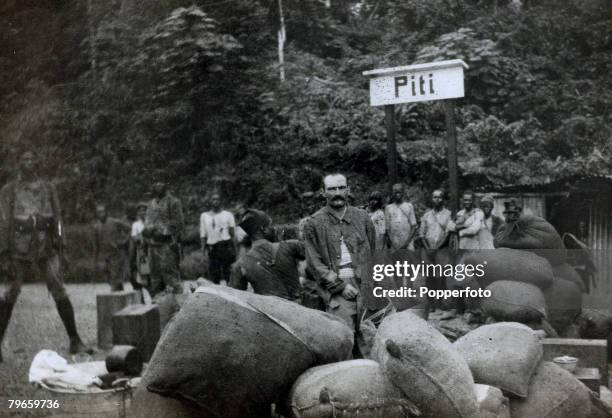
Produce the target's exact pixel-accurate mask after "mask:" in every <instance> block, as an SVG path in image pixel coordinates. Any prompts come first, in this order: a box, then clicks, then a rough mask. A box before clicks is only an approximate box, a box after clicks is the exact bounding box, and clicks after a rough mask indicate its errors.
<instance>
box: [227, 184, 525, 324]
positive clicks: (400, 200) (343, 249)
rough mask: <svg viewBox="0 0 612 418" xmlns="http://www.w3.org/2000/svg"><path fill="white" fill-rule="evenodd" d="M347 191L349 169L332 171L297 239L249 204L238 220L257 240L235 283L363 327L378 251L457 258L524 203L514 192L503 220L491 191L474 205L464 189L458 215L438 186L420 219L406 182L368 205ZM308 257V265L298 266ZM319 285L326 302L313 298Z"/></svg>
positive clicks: (485, 240) (485, 242)
mask: <svg viewBox="0 0 612 418" xmlns="http://www.w3.org/2000/svg"><path fill="white" fill-rule="evenodd" d="M349 193H350V191H349V186H348V182H347V179H346V177H345V176H343V175H342V174H332V175H328V176H326V177H325V178H324V180H323V194H322V196H323V197H324V198H325V205H324V206H323V207H322V208H320V209H319V210H317V211H316V212H315V213H313V214H310V215H309V216H306V217H304V218H303V219H302V220H300V222H299V226H298V230H299V233H298V236H299V239H297V240H285V241H281V242H278V243H274V242H273V235H274V234H273V229H272V220H271V218H270V217H269V216H268V215H267V214H266V213H264V212H262V211H259V210H255V209H248V210H247V211H246V213H245V214H244V215H243V216H242V218H241V220H240V222H239V226H240V227H242V228H243V229H244V230H245V232H246V233H247V234H248V235H249V237H251V239H252V240H253V241H252V247H251V249H250V250H249V251H248V252H247V253H246V254H244V256H242V257H240V258H239V259H238V261H237V262H236V264H235V268H234V272H233V273H232V276H231V280H230V283H229V285H230V286H232V287H236V288H239V289H246V288H247V285H248V284H249V283H250V284H251V285H252V287H253V289H254V291H255V292H256V293H260V294H267V295H275V296H279V297H283V298H285V299H289V300H294V301H301V303H303V304H305V305H307V306H310V307H318V308H319V309H324V310H326V311H327V312H329V313H332V314H335V315H337V316H339V317H340V318H342V319H343V320H344V321H345V322H346V323H347V325H349V326H350V327H351V328H352V329H354V330H355V332H357V331H358V327H359V324H358V318H360V315H361V314H362V313H363V312H364V311H365V310H367V307H364V306H363V299H362V295H361V293H360V292H361V291H360V289H361V288H362V286H361V281H362V279H364V278H365V275H367V274H368V273H367V272H366V271H364V268H365V266H366V260H367V259H368V257H370V256H371V255H372V253H373V251H375V250H381V249H391V250H402V249H406V250H415V251H414V253H415V254H420V255H421V256H422V260H425V261H427V262H430V263H436V264H443V265H444V264H448V263H453V262H456V261H457V257H458V256H460V254H461V253H462V251H463V250H473V249H492V248H494V247H493V238H494V236H495V234H496V233H497V231H498V229H499V228H500V227H501V226H502V225H503V224H504V222H512V221H516V220H518V218H519V216H520V213H521V210H522V209H521V207H520V206H518V205H517V203H516V201H515V200H510V201H508V202H504V204H505V210H504V215H505V217H506V221H504V220H502V219H501V218H500V217H498V216H496V215H494V214H493V208H494V199H493V197H492V196H490V195H485V196H483V197H482V198H481V199H480V202H479V205H476V204H475V203H476V201H475V200H476V196H475V194H474V193H473V192H471V191H466V192H465V193H463V195H462V208H461V210H460V211H459V212H458V213H457V214H456V215H455V216H453V215H452V213H451V211H450V210H449V209H447V208H446V205H445V203H446V199H445V194H444V191H443V190H441V189H438V190H434V191H433V192H432V194H431V209H429V210H427V211H426V212H425V213H424V214H423V215H422V216H421V217H420V219H417V216H416V213H415V210H414V207H413V205H412V204H411V203H409V202H407V201H405V196H404V187H403V185H401V184H396V185H394V186H393V188H392V195H391V202H390V203H389V204H388V205H386V206H385V207H384V208H383V195H382V193H380V192H377V191H375V192H372V193H371V195H370V199H369V204H368V205H367V207H366V208H365V209H363V208H359V207H355V206H352V205H351V204H350V199H349ZM302 260H305V265H306V268H305V270H303V271H300V270H299V267H300V262H301V261H302ZM428 286H430V287H433V288H444V287H445V282H444V281H443V280H435V278H434V280H432V281H431V283H428ZM315 288H316V290H317V294H318V295H319V297H320V299H321V301H322V303H321V304H320V306H317V304H312V298H308V295H309V294H310V291H311V290H312V289H315ZM430 308H435V304H434V305H433V306H430Z"/></svg>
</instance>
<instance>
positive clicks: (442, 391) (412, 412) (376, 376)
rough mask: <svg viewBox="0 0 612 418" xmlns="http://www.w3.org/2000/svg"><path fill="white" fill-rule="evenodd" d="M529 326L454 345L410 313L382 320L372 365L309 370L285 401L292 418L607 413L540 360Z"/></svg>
mask: <svg viewBox="0 0 612 418" xmlns="http://www.w3.org/2000/svg"><path fill="white" fill-rule="evenodd" d="M542 352H543V350H542V345H541V342H540V340H539V338H538V337H537V336H536V334H535V333H534V331H533V330H532V329H531V328H529V327H527V326H525V325H524V324H520V323H514V322H500V323H496V324H491V325H485V326H482V327H480V328H478V329H476V330H473V331H471V332H469V333H468V334H466V335H464V336H463V337H461V338H459V339H458V340H457V341H455V342H454V343H452V344H451V343H450V342H449V341H448V340H447V339H446V338H444V336H443V335H442V334H440V333H439V332H438V331H437V330H436V329H434V328H433V327H432V326H431V325H429V324H428V323H427V322H426V321H424V320H423V319H421V318H419V317H418V316H417V315H415V314H414V313H412V312H410V311H403V312H399V313H396V314H393V315H390V316H388V317H387V318H385V319H384V320H383V321H382V323H381V325H380V327H379V329H378V332H377V334H376V337H375V343H374V347H373V348H372V355H371V360H352V361H344V362H339V363H334V364H329V365H325V366H320V367H315V368H313V369H310V370H308V371H307V372H305V373H304V374H303V375H302V376H300V377H299V379H298V380H297V381H296V383H295V384H294V386H293V388H292V389H291V392H290V394H289V396H288V398H287V402H286V403H287V409H288V410H289V411H290V413H291V415H290V416H291V417H293V418H332V417H346V418H348V417H357V416H359V417H365V418H371V417H381V418H382V417H390V418H396V417H397V418H399V417H409V416H421V417H432V418H434V417H435V418H437V417H445V418H446V417H462V418H466V417H470V418H472V417H474V418H476V417H478V418H494V417H495V418H510V417H513V418H550V417H559V418H561V417H572V418H587V417H595V416H610V415H609V412H607V411H609V410H610V408H609V406H607V405H604V404H603V403H602V402H601V400H599V399H598V398H597V397H596V396H595V395H593V394H592V393H591V392H590V391H589V389H588V388H587V387H586V386H585V385H584V384H582V383H581V382H580V381H579V380H578V379H577V378H576V377H575V376H574V375H572V374H571V373H570V372H568V371H566V370H564V369H562V368H561V367H559V366H557V365H555V364H554V363H550V362H544V361H542Z"/></svg>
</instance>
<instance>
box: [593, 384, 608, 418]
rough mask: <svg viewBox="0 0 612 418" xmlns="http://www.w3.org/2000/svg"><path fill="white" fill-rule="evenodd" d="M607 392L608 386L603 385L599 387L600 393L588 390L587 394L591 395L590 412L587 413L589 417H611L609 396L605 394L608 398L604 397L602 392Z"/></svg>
mask: <svg viewBox="0 0 612 418" xmlns="http://www.w3.org/2000/svg"><path fill="white" fill-rule="evenodd" d="M605 391H607V392H609V390H608V388H606V387H605V386H604V387H602V388H601V389H600V392H601V395H599V394H597V393H595V392H593V391H592V390H591V391H589V395H590V397H591V412H590V414H589V418H611V417H612V404H611V403H610V402H609V399H610V398H609V397H608V396H606V398H607V399H608V400H605V399H604V392H605Z"/></svg>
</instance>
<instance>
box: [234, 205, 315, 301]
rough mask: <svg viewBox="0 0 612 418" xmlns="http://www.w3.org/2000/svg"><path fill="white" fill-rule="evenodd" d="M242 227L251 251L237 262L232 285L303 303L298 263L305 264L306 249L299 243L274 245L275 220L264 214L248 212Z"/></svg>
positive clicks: (290, 241) (255, 211) (289, 241)
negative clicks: (247, 237) (273, 222)
mask: <svg viewBox="0 0 612 418" xmlns="http://www.w3.org/2000/svg"><path fill="white" fill-rule="evenodd" d="M240 227H241V228H242V229H243V230H244V231H245V232H246V233H247V234H248V236H249V238H250V239H251V242H252V244H251V249H250V250H249V251H248V252H247V253H246V254H244V255H243V256H242V257H241V258H240V260H238V261H237V262H236V266H235V268H234V269H232V277H231V279H230V283H229V285H230V286H231V287H233V288H236V289H240V290H246V289H247V285H248V283H250V284H251V286H253V290H254V291H255V293H257V294H260V295H272V296H278V297H281V298H284V299H288V300H292V301H294V302H298V303H299V301H300V280H299V273H298V263H299V261H300V260H304V245H303V244H302V243H301V242H300V241H298V240H287V241H281V242H278V243H273V242H272V240H273V237H274V229H273V228H272V219H270V217H269V216H268V215H267V214H266V213H265V212H262V211H259V210H255V209H247V210H246V212H245V214H244V216H243V218H242V221H241V222H240Z"/></svg>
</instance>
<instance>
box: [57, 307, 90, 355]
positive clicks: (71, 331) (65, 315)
mask: <svg viewBox="0 0 612 418" xmlns="http://www.w3.org/2000/svg"><path fill="white" fill-rule="evenodd" d="M55 304H56V305H57V312H58V313H59V316H60V318H62V322H63V323H64V327H66V332H68V337H69V338H70V354H76V353H87V354H93V349H92V348H91V347H87V346H86V345H85V344H83V341H81V337H79V334H78V332H77V329H76V323H75V320H74V309H73V308H72V303H71V302H70V299H68V298H67V297H64V298H61V299H57V300H56V301H55Z"/></svg>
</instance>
